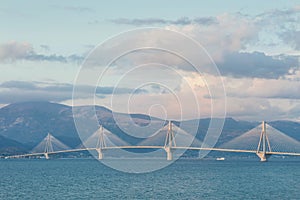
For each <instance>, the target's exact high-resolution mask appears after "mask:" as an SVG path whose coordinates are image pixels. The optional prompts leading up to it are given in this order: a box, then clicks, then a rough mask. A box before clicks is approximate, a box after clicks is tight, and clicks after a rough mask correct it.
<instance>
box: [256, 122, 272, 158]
mask: <svg viewBox="0 0 300 200" xmlns="http://www.w3.org/2000/svg"><path fill="white" fill-rule="evenodd" d="M261 126H262V130H261V134H260V138H259V142H258V146H257V150H256V155H257V156H258V157H259V158H260V161H262V162H265V161H267V154H266V153H267V151H268V152H271V151H272V150H271V145H270V141H269V138H268V135H267V129H266V122H265V121H263V122H262V125H261Z"/></svg>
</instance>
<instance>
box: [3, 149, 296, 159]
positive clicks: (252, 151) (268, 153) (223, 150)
mask: <svg viewBox="0 0 300 200" xmlns="http://www.w3.org/2000/svg"><path fill="white" fill-rule="evenodd" d="M109 149H111V150H112V149H164V150H166V148H165V147H164V146H110V147H103V148H101V150H109ZM171 149H172V150H176V149H182V150H197V151H200V150H202V151H222V152H236V153H257V151H256V150H242V149H224V148H209V147H180V146H174V147H171ZM93 150H98V148H79V149H68V150H61V151H53V152H41V153H29V154H22V155H13V156H7V157H6V158H22V157H30V156H41V155H45V154H46V153H47V154H48V155H50V154H58V153H70V152H80V151H93ZM266 155H288V156H300V153H292V152H270V151H268V152H266Z"/></svg>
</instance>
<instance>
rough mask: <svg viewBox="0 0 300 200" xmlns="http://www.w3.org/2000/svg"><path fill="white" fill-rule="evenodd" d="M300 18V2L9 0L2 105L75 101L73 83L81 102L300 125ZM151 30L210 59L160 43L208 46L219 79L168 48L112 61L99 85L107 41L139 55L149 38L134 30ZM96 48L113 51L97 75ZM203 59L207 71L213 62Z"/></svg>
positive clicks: (2, 17)
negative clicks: (166, 34) (88, 62)
mask: <svg viewBox="0 0 300 200" xmlns="http://www.w3.org/2000/svg"><path fill="white" fill-rule="evenodd" d="M299 21H300V2H299V1H287V0H285V1H283V0H282V1H258V0H254V1H233V0H229V1H226V2H225V1H224V2H221V1H217V0H213V1H205V2H204V1H196V0H195V1H192V0H191V1H188V2H187V1H180V0H177V1H158V0H153V1H137V0H134V1H126V2H125V1H124V2H123V1H121V2H120V1H115V0H113V1H78V0H77V1H71V0H67V1H38V0H28V1H16V0H11V1H2V2H1V4H0V24H1V31H0V69H1V73H0V106H5V105H7V104H10V103H14V102H20V101H40V100H41V101H51V102H57V103H63V104H67V105H72V104H73V103H74V102H73V103H72V91H73V88H74V85H75V86H78V91H79V93H78V94H77V95H75V96H76V105H79V104H80V105H86V104H91V103H96V104H97V105H102V106H106V107H108V108H110V109H113V110H114V111H119V112H135V113H146V114H151V115H154V116H157V117H162V118H174V119H179V118H185V119H191V118H198V117H209V116H211V115H212V110H213V113H214V116H216V117H218V116H220V117H221V116H224V113H225V114H226V116H227V117H233V118H235V119H240V120H251V121H260V120H295V121H300V64H299V62H300V37H299V34H300V24H299ZM149 27H151V28H159V29H160V30H161V32H155V31H154V32H151V31H148V32H144V35H143V37H147V38H149V41H147V42H148V43H149V44H159V42H161V43H164V42H165V43H168V42H169V45H170V48H174V49H176V48H177V47H178V48H182V49H184V51H188V50H189V51H190V52H189V54H193V55H192V56H191V57H192V58H191V59H193V58H196V57H201V56H205V53H204V52H203V51H201V50H199V51H198V50H197V49H191V48H190V46H186V45H187V44H188V42H184V41H181V40H180V39H178V37H177V36H176V34H175V35H172V34H171V35H170V37H169V38H168V37H165V38H164V41H163V42H162V40H163V39H162V36H163V34H164V33H162V32H164V30H166V31H173V32H177V33H182V34H183V35H185V36H187V37H189V38H191V39H193V40H194V41H196V42H197V43H199V44H201V46H202V47H203V48H204V49H205V52H207V55H208V56H209V57H210V58H211V59H212V60H213V62H214V63H215V64H216V67H217V69H218V70H217V71H218V73H212V72H211V71H205V70H204V71H201V74H199V73H198V72H196V71H195V70H194V71H193V70H191V68H190V67H191V66H189V64H187V63H185V62H183V60H182V59H179V58H178V57H176V56H175V57H174V55H171V54H170V52H169V53H168V52H159V51H151V50H143V51H140V52H135V53H134V54H129V55H126V56H124V57H121V58H120V59H119V60H117V61H116V62H114V63H113V67H111V68H109V70H108V71H107V72H106V73H105V75H104V76H103V77H102V79H101V81H100V83H99V77H101V73H100V72H101V70H103V69H104V68H105V67H106V66H104V64H103V63H104V60H106V58H107V57H110V56H111V55H110V54H109V53H111V54H114V53H115V50H116V49H114V51H112V49H105V48H104V47H103V45H102V46H101V44H109V45H112V46H113V42H115V43H117V44H115V45H116V46H118V45H120V44H122V48H124V49H132V48H133V47H134V46H135V45H137V46H138V45H142V44H144V43H143V42H141V41H144V40H143V38H142V36H141V35H139V34H136V35H134V34H131V35H130V34H129V35H127V36H126V32H128V31H132V30H136V29H142V28H149ZM124 32H125V36H126V37H125V36H124V37H123V38H122V36H121V38H120V37H119V39H118V36H120V34H121V35H122V33H123V34H124ZM133 32H134V31H133ZM133 36H134V37H133ZM114 38H116V39H114ZM128 41H130V42H128ZM104 46H105V45H104ZM95 47H97V48H102V50H107V52H106V57H103V55H98V54H97V53H95V54H94V55H95V56H96V57H97V59H98V61H99V63H98V64H99V65H98V66H97V69H96V68H93V67H89V68H86V63H85V62H86V60H88V59H89V56H91V55H93V52H95V50H96V49H97V48H96V49H95ZM109 50H111V51H109ZM193 50H195V51H193ZM202 50H203V49H202ZM194 52H196V53H195V54H194ZM101 56H102V57H101ZM201 58H203V59H202V60H201V61H199V65H201V66H206V67H207V66H209V65H211V64H212V63H210V64H208V63H207V62H205V60H207V58H204V57H201ZM101 59H103V60H101ZM154 61H155V63H157V62H158V63H161V65H159V64H153V62H154ZM151 63H152V64H151ZM141 65H142V67H141ZM83 68H85V69H84V70H83ZM80 73H81V74H85V75H84V77H83V78H82V79H80V81H78V77H80ZM91 77H94V78H95V80H96V78H98V79H97V80H98V82H95V81H92V78H91ZM220 81H221V82H220ZM95 83H96V86H95ZM95 87H97V89H95ZM223 88H224V91H223ZM90 91H94V93H93V94H94V96H91V95H90V93H89V92H90ZM197 106H198V107H199V108H198V109H195V108H196V107H197ZM199 110H200V111H201V112H200V111H199Z"/></svg>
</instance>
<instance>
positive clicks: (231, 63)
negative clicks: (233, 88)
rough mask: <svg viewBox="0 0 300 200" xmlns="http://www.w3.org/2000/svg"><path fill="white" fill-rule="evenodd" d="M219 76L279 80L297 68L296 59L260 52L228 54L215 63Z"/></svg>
mask: <svg viewBox="0 0 300 200" xmlns="http://www.w3.org/2000/svg"><path fill="white" fill-rule="evenodd" d="M217 66H218V67H219V70H220V72H221V74H223V75H229V76H233V77H257V78H279V77H282V76H284V75H287V74H289V73H290V71H291V69H296V68H298V67H299V62H298V59H297V58H296V57H292V56H277V57H273V56H267V55H265V54H264V53H261V52H253V53H238V52H234V53H230V54H227V55H225V58H224V61H223V62H219V63H217Z"/></svg>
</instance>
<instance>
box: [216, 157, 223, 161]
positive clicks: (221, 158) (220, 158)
mask: <svg viewBox="0 0 300 200" xmlns="http://www.w3.org/2000/svg"><path fill="white" fill-rule="evenodd" d="M216 160H225V158H224V157H219V158H217V159H216Z"/></svg>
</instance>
